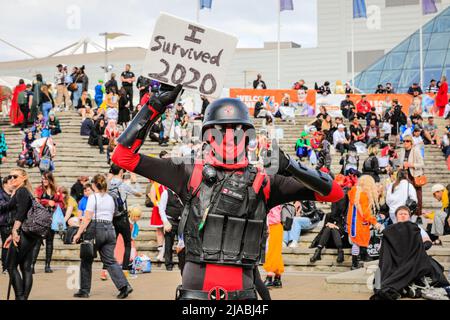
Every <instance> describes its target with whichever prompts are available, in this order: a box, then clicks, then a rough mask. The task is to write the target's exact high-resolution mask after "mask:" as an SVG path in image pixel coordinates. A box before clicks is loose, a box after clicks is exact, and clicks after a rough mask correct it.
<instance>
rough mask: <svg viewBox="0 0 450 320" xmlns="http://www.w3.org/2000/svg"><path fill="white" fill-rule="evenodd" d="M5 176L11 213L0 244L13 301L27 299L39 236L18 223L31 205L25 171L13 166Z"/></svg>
mask: <svg viewBox="0 0 450 320" xmlns="http://www.w3.org/2000/svg"><path fill="white" fill-rule="evenodd" d="M9 176H10V178H11V182H10V184H11V187H12V189H13V190H14V191H13V194H14V195H13V196H12V198H11V200H10V202H9V204H8V207H7V210H9V211H10V213H11V223H10V224H9V226H10V228H11V235H10V236H9V237H8V238H7V239H6V240H5V243H4V244H3V247H4V248H7V249H8V260H7V270H8V273H9V279H10V281H11V285H12V287H13V289H14V293H15V296H16V300H28V297H29V295H30V292H31V288H32V286H33V271H32V263H33V248H34V247H35V246H36V244H37V243H38V242H39V238H37V237H36V236H34V235H32V234H30V233H27V232H25V231H23V230H22V229H21V226H22V224H23V222H24V221H25V220H26V219H27V214H28V211H29V210H30V208H31V207H32V197H33V196H32V190H33V189H32V186H31V183H30V179H29V176H28V174H27V172H26V171H25V170H23V169H14V170H12V171H11V172H10V175H9ZM18 267H20V272H19V270H18V269H17V268H18Z"/></svg>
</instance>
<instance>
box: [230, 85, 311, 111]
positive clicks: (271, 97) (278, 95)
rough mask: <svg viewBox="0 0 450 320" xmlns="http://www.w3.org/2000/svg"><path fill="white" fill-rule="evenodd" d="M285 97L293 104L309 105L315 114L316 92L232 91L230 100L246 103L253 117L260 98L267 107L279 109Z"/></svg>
mask: <svg viewBox="0 0 450 320" xmlns="http://www.w3.org/2000/svg"><path fill="white" fill-rule="evenodd" d="M285 95H289V98H290V102H291V103H302V104H307V105H309V106H310V107H311V109H312V113H313V114H314V108H315V105H316V91H315V90H308V91H306V92H305V91H304V90H298V91H297V90H291V89H287V90H282V89H280V90H259V89H239V88H231V89H230V98H237V99H240V100H241V101H242V102H244V103H245V104H246V105H247V106H248V108H249V110H250V113H251V114H252V115H253V110H254V108H255V103H256V102H257V101H258V100H259V98H260V97H263V98H264V101H265V103H266V105H268V106H269V107H272V108H273V107H275V108H278V106H279V105H280V104H281V102H282V101H283V98H284V96H285Z"/></svg>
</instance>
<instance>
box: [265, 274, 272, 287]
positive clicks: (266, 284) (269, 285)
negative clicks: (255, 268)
mask: <svg viewBox="0 0 450 320" xmlns="http://www.w3.org/2000/svg"><path fill="white" fill-rule="evenodd" d="M264 285H265V286H266V287H267V288H271V287H273V279H272V277H269V276H267V277H266V280H264Z"/></svg>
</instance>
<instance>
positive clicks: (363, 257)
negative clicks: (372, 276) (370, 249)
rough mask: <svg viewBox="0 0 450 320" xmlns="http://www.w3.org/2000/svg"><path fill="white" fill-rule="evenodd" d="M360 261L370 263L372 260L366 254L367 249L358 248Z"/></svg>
mask: <svg viewBox="0 0 450 320" xmlns="http://www.w3.org/2000/svg"><path fill="white" fill-rule="evenodd" d="M359 256H360V260H361V261H364V262H368V261H372V260H373V259H372V258H371V257H370V256H369V254H368V253H367V248H366V247H361V248H360V254H359Z"/></svg>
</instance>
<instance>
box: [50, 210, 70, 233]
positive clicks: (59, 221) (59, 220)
mask: <svg viewBox="0 0 450 320" xmlns="http://www.w3.org/2000/svg"><path fill="white" fill-rule="evenodd" d="M51 228H52V230H53V231H56V232H61V231H65V230H66V229H67V226H66V221H65V219H64V214H63V212H62V210H61V207H60V206H59V205H57V206H56V209H55V212H53V218H52V227H51Z"/></svg>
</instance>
